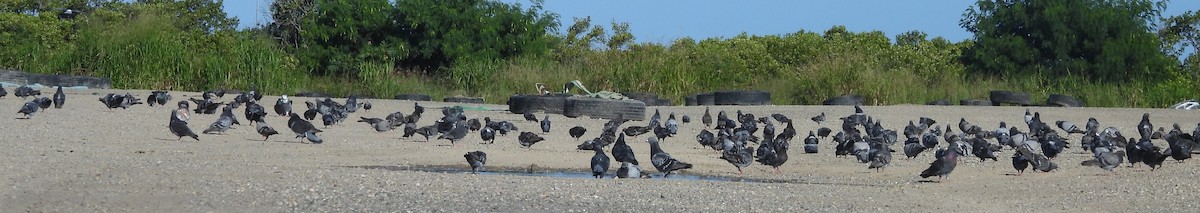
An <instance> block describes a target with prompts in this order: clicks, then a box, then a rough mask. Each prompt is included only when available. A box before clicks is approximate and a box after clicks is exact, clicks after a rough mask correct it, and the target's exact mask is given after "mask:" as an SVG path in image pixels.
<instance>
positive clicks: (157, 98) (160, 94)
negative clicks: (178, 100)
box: [146, 90, 171, 105]
mask: <svg viewBox="0 0 1200 213" xmlns="http://www.w3.org/2000/svg"><path fill="white" fill-rule="evenodd" d="M150 95H151V96H152V97H154V98H151V99H146V101H147V102H157V103H158V105H166V104H167V102H168V101H171V94H170V93H167V91H162V90H158V91H153V92H150Z"/></svg>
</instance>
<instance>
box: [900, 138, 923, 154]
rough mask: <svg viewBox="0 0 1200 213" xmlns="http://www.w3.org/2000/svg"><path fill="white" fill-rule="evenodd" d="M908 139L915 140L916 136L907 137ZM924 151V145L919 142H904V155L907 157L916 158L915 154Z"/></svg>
mask: <svg viewBox="0 0 1200 213" xmlns="http://www.w3.org/2000/svg"><path fill="white" fill-rule="evenodd" d="M908 140H909V141H916V140H917V138H908ZM924 151H925V145H922V144H921V142H911V143H910V142H908V141H905V142H904V157H907V158H909V159H912V158H916V157H917V155H920V154H921V152H924Z"/></svg>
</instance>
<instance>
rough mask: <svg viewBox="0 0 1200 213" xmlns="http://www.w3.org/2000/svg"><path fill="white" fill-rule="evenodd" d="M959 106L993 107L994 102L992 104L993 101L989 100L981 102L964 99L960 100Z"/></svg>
mask: <svg viewBox="0 0 1200 213" xmlns="http://www.w3.org/2000/svg"><path fill="white" fill-rule="evenodd" d="M958 105H963V106H991V105H992V102H991V101H988V100H979V99H963V100H959V101H958Z"/></svg>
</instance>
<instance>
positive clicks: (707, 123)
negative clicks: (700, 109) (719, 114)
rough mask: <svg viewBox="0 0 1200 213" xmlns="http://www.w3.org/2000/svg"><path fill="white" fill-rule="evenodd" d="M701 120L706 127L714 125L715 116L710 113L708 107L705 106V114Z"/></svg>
mask: <svg viewBox="0 0 1200 213" xmlns="http://www.w3.org/2000/svg"><path fill="white" fill-rule="evenodd" d="M700 122H702V123H704V126H705V127H712V122H713V117H712V114H709V113H708V107H704V116H701V117H700Z"/></svg>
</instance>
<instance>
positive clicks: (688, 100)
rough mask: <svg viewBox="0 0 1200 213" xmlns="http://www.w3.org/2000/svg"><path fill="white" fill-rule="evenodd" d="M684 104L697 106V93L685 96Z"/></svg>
mask: <svg viewBox="0 0 1200 213" xmlns="http://www.w3.org/2000/svg"><path fill="white" fill-rule="evenodd" d="M683 105H684V106H695V105H696V95H689V96H687V97H683Z"/></svg>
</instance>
